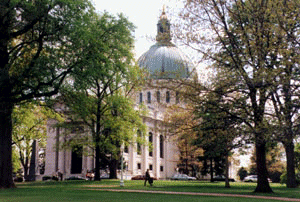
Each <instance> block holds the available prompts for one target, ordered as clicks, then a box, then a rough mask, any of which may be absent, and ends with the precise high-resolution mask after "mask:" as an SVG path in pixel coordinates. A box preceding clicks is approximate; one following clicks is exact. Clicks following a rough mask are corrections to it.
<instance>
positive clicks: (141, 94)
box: [140, 93, 143, 103]
mask: <svg viewBox="0 0 300 202" xmlns="http://www.w3.org/2000/svg"><path fill="white" fill-rule="evenodd" d="M142 102H143V93H140V103H142Z"/></svg>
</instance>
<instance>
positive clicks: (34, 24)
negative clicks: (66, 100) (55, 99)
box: [0, 0, 94, 188]
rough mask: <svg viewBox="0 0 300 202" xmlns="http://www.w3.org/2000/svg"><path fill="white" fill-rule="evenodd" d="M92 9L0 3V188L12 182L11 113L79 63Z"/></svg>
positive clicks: (81, 3)
mask: <svg viewBox="0 0 300 202" xmlns="http://www.w3.org/2000/svg"><path fill="white" fill-rule="evenodd" d="M93 12H94V8H93V7H92V5H91V3H90V2H89V1H88V0H74V1H70V0H54V1H53V0H35V1H23V0H14V1H11V0H3V1H1V3H0V38H1V41H0V60H1V64H0V72H1V73H0V111H1V114H0V123H1V127H0V153H1V154H2V155H0V188H12V187H14V184H13V181H12V165H11V163H12V145H11V142H12V113H13V109H14V106H15V105H17V104H19V103H21V102H22V101H29V100H32V99H39V98H47V97H49V96H52V95H55V94H57V93H58V89H59V88H60V86H61V84H62V83H63V82H64V80H65V78H66V77H67V75H68V74H69V73H70V72H71V71H72V69H73V68H74V67H75V66H76V65H78V64H80V63H81V62H82V60H81V54H82V49H81V41H82V39H81V37H82V33H83V30H85V29H86V25H87V24H88V22H89V20H90V18H89V17H90V15H91V13H93Z"/></svg>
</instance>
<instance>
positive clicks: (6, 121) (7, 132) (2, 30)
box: [0, 2, 15, 189]
mask: <svg viewBox="0 0 300 202" xmlns="http://www.w3.org/2000/svg"><path fill="white" fill-rule="evenodd" d="M6 3H7V4H8V2H6ZM8 20H9V19H4V18H3V17H2V16H1V19H0V61H1V62H0V189H3V188H4V189H6V188H12V187H15V185H14V182H13V179H12V117H11V115H12V110H13V107H14V103H13V102H12V100H11V99H10V98H11V92H12V90H11V89H12V86H11V83H10V76H9V68H8V66H7V65H8V48H7V47H8V42H9V33H8V26H9V23H8Z"/></svg>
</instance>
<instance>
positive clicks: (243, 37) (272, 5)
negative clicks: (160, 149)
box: [178, 0, 299, 192]
mask: <svg viewBox="0 0 300 202" xmlns="http://www.w3.org/2000/svg"><path fill="white" fill-rule="evenodd" d="M284 2H286V5H287V4H289V5H290V6H291V7H293V9H292V10H293V12H292V13H295V15H294V16H293V19H292V21H293V22H294V20H295V18H296V17H297V16H299V15H298V10H299V9H298V8H299V7H297V6H296V5H297V4H298V3H297V2H298V1H281V0H276V1H268V0H259V1H254V0H232V1H231V0H230V1H223V0H208V1H206V0H200V1H193V0H192V1H185V8H184V10H183V12H182V14H181V17H182V19H183V22H182V23H181V24H180V25H181V28H182V26H183V27H184V29H181V30H184V31H185V33H184V32H182V33H179V34H178V35H179V37H180V38H182V39H183V41H184V42H186V44H187V45H190V46H192V47H193V48H195V49H196V50H197V51H199V52H200V53H202V55H203V59H205V60H208V61H210V62H211V64H212V65H214V66H215V67H217V68H220V69H227V70H228V71H231V72H232V73H233V76H234V78H235V79H236V81H238V82H236V81H235V82H236V88H235V89H234V90H233V91H232V94H231V95H233V94H235V95H238V98H239V99H240V97H243V98H245V100H246V102H244V103H242V104H241V103H238V102H237V104H236V107H237V108H240V109H241V110H242V111H243V112H242V114H243V116H244V117H243V119H244V123H245V124H246V125H247V126H248V128H249V130H251V131H252V134H253V137H254V142H255V147H256V164H257V171H258V183H257V187H256V189H255V191H256V192H272V189H271V188H270V186H269V183H268V180H267V176H268V173H267V168H266V143H267V141H268V137H266V134H270V131H269V132H267V130H268V127H267V124H266V119H265V118H266V117H265V116H266V112H267V108H266V106H267V101H268V99H269V98H270V96H271V94H272V93H273V92H272V91H273V90H274V87H275V88H277V83H276V82H275V81H277V77H276V76H277V73H278V72H277V70H276V67H277V66H278V62H279V61H280V55H281V54H282V52H281V51H282V50H286V49H287V48H289V45H287V43H286V42H285V41H283V40H282V39H283V38H286V37H287V36H288V35H289V33H288V32H287V31H286V30H285V27H283V26H282V25H286V24H291V23H290V22H289V20H290V19H288V18H287V17H286V15H285V16H284V17H281V16H280V15H278V14H279V13H280V12H279V10H281V9H282V8H284V7H286V5H285V4H284ZM287 2H288V3H287ZM290 2H294V3H290ZM290 10H291V9H290ZM293 22H292V23H293ZM295 22H297V20H295ZM293 33H294V34H295V33H297V29H294V30H293ZM293 36H295V35H293ZM294 39H295V37H294ZM296 41H297V40H296ZM290 47H291V46H290ZM286 53H287V52H286ZM226 80H227V81H228V82H229V83H230V81H231V80H232V78H231V77H227V78H226ZM228 95H229V94H228ZM228 99H231V100H233V102H235V101H236V100H235V98H234V96H231V97H229V98H228ZM245 115H246V116H245Z"/></svg>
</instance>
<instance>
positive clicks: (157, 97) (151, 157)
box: [125, 10, 193, 179]
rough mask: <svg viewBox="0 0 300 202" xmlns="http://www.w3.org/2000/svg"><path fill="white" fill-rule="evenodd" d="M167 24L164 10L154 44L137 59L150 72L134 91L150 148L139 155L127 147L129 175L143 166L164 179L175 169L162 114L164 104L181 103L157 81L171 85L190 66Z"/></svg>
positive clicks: (174, 152) (141, 170)
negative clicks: (142, 111)
mask: <svg viewBox="0 0 300 202" xmlns="http://www.w3.org/2000/svg"><path fill="white" fill-rule="evenodd" d="M170 27H171V23H170V21H169V20H168V18H167V16H166V13H165V11H164V10H163V12H162V14H161V16H160V18H159V21H158V23H157V36H156V43H155V44H154V45H153V46H151V47H150V49H149V50H148V51H147V52H145V53H144V54H142V56H140V58H139V59H138V64H139V66H140V68H144V69H145V70H146V71H147V72H148V73H149V74H148V78H149V80H148V81H149V82H150V83H151V85H146V86H144V88H143V89H142V91H140V92H138V93H137V96H136V103H137V105H138V104H144V105H145V106H146V107H147V109H148V114H147V116H145V117H143V121H144V123H145V124H146V125H147V126H148V132H149V136H148V137H149V142H150V143H151V144H152V151H149V149H148V147H147V146H143V148H142V151H141V152H140V154H138V152H137V151H135V149H134V148H131V149H129V153H128V155H127V154H125V158H126V161H127V162H128V165H129V167H128V171H129V173H130V174H132V175H138V174H143V173H144V172H145V170H146V169H150V173H151V175H152V176H154V177H156V178H158V179H167V178H170V177H172V176H173V175H174V174H175V173H176V172H177V170H178V168H177V166H178V162H179V150H178V148H177V146H176V144H175V143H174V142H173V141H172V139H171V138H170V137H169V136H168V134H166V131H167V130H166V128H165V124H164V113H165V111H166V108H167V107H169V106H171V105H174V104H181V103H180V98H179V94H178V93H177V92H174V91H171V90H169V89H168V88H164V87H163V86H161V85H160V84H163V85H165V84H166V83H167V84H170V85H171V82H169V81H170V80H174V79H187V78H189V77H190V76H191V75H192V73H193V66H192V64H191V62H190V61H189V60H188V58H187V57H186V56H185V54H184V53H183V52H182V51H181V50H180V49H179V48H177V47H176V46H175V45H174V44H173V43H172V42H171V32H170ZM146 83H147V82H146ZM153 86H155V87H153Z"/></svg>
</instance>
